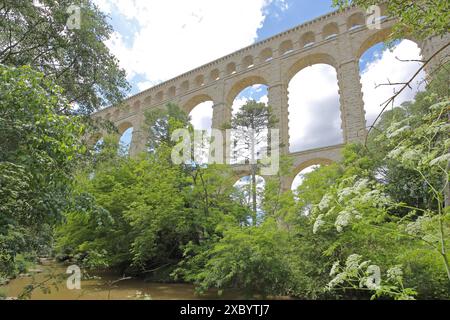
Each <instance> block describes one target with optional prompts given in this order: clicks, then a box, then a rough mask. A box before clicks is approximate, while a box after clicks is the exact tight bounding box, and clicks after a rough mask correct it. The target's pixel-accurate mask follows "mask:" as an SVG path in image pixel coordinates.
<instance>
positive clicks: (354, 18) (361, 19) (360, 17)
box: [347, 12, 366, 30]
mask: <svg viewBox="0 0 450 320" xmlns="http://www.w3.org/2000/svg"><path fill="white" fill-rule="evenodd" d="M365 24H366V16H365V15H364V13H363V12H356V13H354V14H352V15H351V16H350V17H348V19H347V30H355V29H358V28H361V27H363V26H364V25H365Z"/></svg>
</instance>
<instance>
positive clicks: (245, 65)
mask: <svg viewBox="0 0 450 320" xmlns="http://www.w3.org/2000/svg"><path fill="white" fill-rule="evenodd" d="M254 66H255V64H254V62H253V56H246V57H245V58H244V59H242V70H246V69H249V68H252V67H254Z"/></svg>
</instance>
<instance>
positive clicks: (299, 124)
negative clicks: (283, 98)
mask: <svg viewBox="0 0 450 320" xmlns="http://www.w3.org/2000/svg"><path fill="white" fill-rule="evenodd" d="M335 65H336V63H335V60H334V58H333V57H332V56H330V55H328V54H315V55H311V56H308V57H306V58H304V59H300V60H298V61H297V62H295V63H294V64H293V65H292V66H291V67H290V69H289V70H288V80H289V81H288V83H287V85H288V111H289V117H288V118H289V119H288V121H289V125H288V127H289V151H290V152H300V151H306V150H312V149H316V148H320V147H327V146H332V145H338V144H341V143H342V142H343V140H344V135H343V132H342V116H341V103H340V94H339V85H338V77H337V70H336V67H335ZM307 67H309V68H307Z"/></svg>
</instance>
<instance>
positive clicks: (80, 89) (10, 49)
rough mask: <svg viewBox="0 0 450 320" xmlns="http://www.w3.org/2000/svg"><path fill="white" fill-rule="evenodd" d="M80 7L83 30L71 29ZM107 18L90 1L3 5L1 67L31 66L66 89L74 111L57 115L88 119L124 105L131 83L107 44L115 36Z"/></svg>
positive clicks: (0, 12) (11, 0) (11, 1)
mask: <svg viewBox="0 0 450 320" xmlns="http://www.w3.org/2000/svg"><path fill="white" fill-rule="evenodd" d="M71 5H76V6H79V7H80V8H81V11H80V17H81V23H80V28H79V29H78V28H68V27H67V22H68V20H69V18H70V16H71V14H72V13H73V12H71V11H70V10H68V9H69V7H70V6H71ZM106 19H107V18H106V16H105V15H104V14H103V13H102V12H101V11H100V10H99V9H98V8H97V7H96V6H95V5H94V4H93V3H92V1H90V0H76V1H73V0H62V1H54V0H41V1H39V5H36V4H35V3H34V2H33V1H16V0H3V1H1V3H0V63H1V64H6V65H9V66H16V67H20V66H22V65H30V66H31V67H32V68H34V69H36V70H39V71H41V72H43V73H44V74H45V75H46V76H47V77H49V78H51V79H52V80H53V81H54V82H55V83H56V84H58V85H59V86H60V87H62V88H63V89H64V92H65V96H66V98H67V100H68V101H69V102H71V103H72V102H76V103H77V105H78V109H77V110H76V111H75V110H73V109H71V108H69V107H68V106H64V105H61V106H60V108H59V109H58V111H59V112H63V113H64V112H75V113H83V114H85V115H89V114H90V113H91V112H92V111H94V110H97V109H99V108H100V107H104V106H107V105H117V104H119V103H120V102H121V100H122V98H123V97H124V95H125V93H126V91H127V90H128V84H127V81H126V79H125V72H124V71H123V70H122V69H120V68H119V66H118V61H117V59H116V58H115V57H114V56H113V55H112V54H111V53H110V52H109V49H108V48H107V46H106V45H105V43H104V42H105V41H106V40H108V39H109V38H110V36H111V33H112V28H111V26H110V25H108V23H107V22H106Z"/></svg>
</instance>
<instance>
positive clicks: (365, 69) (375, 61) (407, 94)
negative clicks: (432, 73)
mask: <svg viewBox="0 0 450 320" xmlns="http://www.w3.org/2000/svg"><path fill="white" fill-rule="evenodd" d="M379 36H380V35H379V33H378V34H374V35H372V37H369V38H368V39H366V41H365V42H364V43H363V47H362V48H361V49H362V50H363V49H365V47H366V46H369V45H371V44H373V43H374V42H376V41H377V40H379V39H380V38H379ZM361 53H362V54H361V56H360V57H359V76H360V79H359V80H360V83H361V92H362V100H363V102H364V104H363V105H364V115H365V121H366V126H368V127H369V126H373V125H376V124H377V123H375V120H376V119H377V117H378V115H379V114H380V108H379V106H380V105H382V104H383V103H384V101H385V100H386V99H387V98H386V97H390V96H391V95H392V90H398V88H400V85H392V86H389V87H386V86H374V85H373V83H378V84H379V83H385V82H386V81H387V80H386V79H387V78H390V80H391V81H392V82H393V83H403V82H406V81H408V79H410V78H411V76H412V75H413V74H414V73H415V72H416V71H417V70H419V69H420V68H421V67H422V66H423V63H422V62H421V61H423V53H422V52H421V49H420V47H419V46H418V45H417V43H416V42H414V41H411V40H409V39H399V40H397V41H395V42H394V43H393V45H392V46H390V47H389V48H387V47H386V46H385V44H384V43H383V42H378V43H375V44H374V45H373V46H371V47H370V48H368V50H366V51H364V52H361ZM397 59H404V60H409V61H404V62H403V63H400V64H399V63H398V61H397ZM387 70H389V73H390V74H389V75H386V72H387ZM391 77H392V78H391ZM425 79H426V72H425V71H424V70H422V71H421V72H419V73H418V74H417V75H416V81H414V82H412V83H411V84H410V86H409V87H408V88H407V89H406V90H404V91H403V92H402V94H401V95H400V96H398V97H397V98H396V105H401V104H402V103H403V102H405V101H411V100H413V99H414V98H415V96H416V94H417V93H418V92H420V91H422V90H424V89H425V81H423V80H425Z"/></svg>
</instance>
